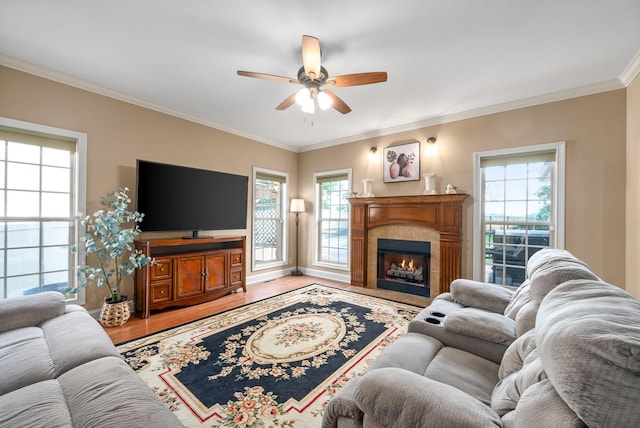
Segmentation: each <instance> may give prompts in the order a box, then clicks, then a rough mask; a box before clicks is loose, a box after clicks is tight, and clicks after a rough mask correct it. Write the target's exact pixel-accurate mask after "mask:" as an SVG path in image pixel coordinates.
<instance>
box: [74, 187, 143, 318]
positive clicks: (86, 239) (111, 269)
mask: <svg viewBox="0 0 640 428" xmlns="http://www.w3.org/2000/svg"><path fill="white" fill-rule="evenodd" d="M128 191H129V189H128V188H126V187H124V188H122V189H120V190H118V191H115V192H113V193H112V194H110V195H109V196H107V197H106V198H105V199H104V200H103V201H102V204H103V205H104V206H105V207H106V209H101V210H98V211H96V212H94V213H93V214H92V215H88V216H86V217H83V216H82V215H79V216H77V217H76V219H77V220H79V221H80V223H81V224H82V225H83V226H85V227H86V233H85V234H84V236H82V237H81V238H80V242H81V243H82V244H83V247H84V250H85V252H86V255H87V262H91V264H84V265H81V266H79V267H78V269H77V276H78V286H80V287H86V286H87V285H91V284H97V285H98V287H101V286H103V285H106V286H107V288H109V297H107V298H106V299H105V302H104V305H103V307H102V311H101V313H100V323H101V324H102V325H104V326H106V327H113V326H116V325H123V324H124V323H125V322H127V320H128V319H129V317H130V315H131V313H130V310H129V302H128V301H127V296H124V295H123V294H122V289H121V286H122V280H123V278H125V277H126V276H129V275H132V274H133V273H134V272H135V270H136V269H138V268H140V267H142V266H145V265H147V264H149V263H151V261H152V259H151V258H150V257H147V256H146V255H144V254H143V253H142V252H141V251H139V250H136V249H135V246H134V240H135V238H136V237H137V236H138V235H140V233H141V231H140V227H139V226H138V223H140V222H141V221H142V219H143V217H144V214H141V213H139V212H137V211H134V212H132V211H129V209H128V205H129V204H130V203H131V198H130V197H129V196H128V195H127V192H128ZM73 250H74V251H76V252H77V251H78V248H77V247H74V248H73Z"/></svg>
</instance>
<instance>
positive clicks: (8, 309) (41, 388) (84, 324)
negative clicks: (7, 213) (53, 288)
mask: <svg viewBox="0 0 640 428" xmlns="http://www.w3.org/2000/svg"><path fill="white" fill-rule="evenodd" d="M0 426H1V427H47V428H52V427H65V428H66V427H83V428H86V427H96V428H97V427H100V428H104V427H132V428H135V427H145V428H146V427H181V426H182V424H180V422H179V421H178V419H177V418H176V417H175V416H174V415H173V413H172V412H171V411H170V410H169V409H168V407H166V406H165V405H164V404H163V403H162V402H161V401H160V400H159V399H158V398H157V396H156V394H155V393H154V392H153V391H152V390H151V389H150V388H149V387H148V386H147V385H146V384H145V383H144V382H143V381H142V379H141V378H140V377H139V376H138V375H137V374H136V373H135V372H134V371H133V370H132V369H131V368H130V367H129V366H128V365H127V364H126V363H125V362H124V361H123V360H122V358H121V357H120V355H119V353H118V351H117V349H116V348H115V347H114V346H113V344H112V343H111V340H110V339H109V337H108V336H107V334H106V333H105V332H104V330H103V329H102V327H101V326H100V325H99V324H98V322H97V321H96V320H94V319H93V318H92V317H91V316H90V315H89V314H88V313H87V311H86V310H84V309H83V308H82V307H80V306H77V305H65V301H64V297H63V295H62V294H60V293H58V292H44V293H40V294H35V295H30V296H20V297H13V298H9V299H6V300H2V301H0Z"/></svg>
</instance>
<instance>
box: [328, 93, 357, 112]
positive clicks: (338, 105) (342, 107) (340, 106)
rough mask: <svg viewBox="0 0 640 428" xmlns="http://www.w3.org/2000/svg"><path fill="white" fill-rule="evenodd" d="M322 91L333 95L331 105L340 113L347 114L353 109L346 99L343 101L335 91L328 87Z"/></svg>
mask: <svg viewBox="0 0 640 428" xmlns="http://www.w3.org/2000/svg"><path fill="white" fill-rule="evenodd" d="M322 92H324V93H326V94H327V95H329V97H331V101H332V103H331V107H332V108H334V109H336V110H338V111H339V112H340V113H342V114H347V113H349V112H350V111H351V107H349V106H348V105H347V103H345V102H344V101H342V99H341V98H340V97H339V96H337V95H336V94H334V93H333V92H331V91H330V90H328V89H323V90H322Z"/></svg>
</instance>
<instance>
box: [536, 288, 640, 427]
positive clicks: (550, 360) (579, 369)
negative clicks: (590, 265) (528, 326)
mask: <svg viewBox="0 0 640 428" xmlns="http://www.w3.org/2000/svg"><path fill="white" fill-rule="evenodd" d="M536 345H537V347H538V351H539V355H540V358H541V359H542V362H543V364H544V368H545V371H546V373H547V376H548V377H549V380H550V381H551V384H552V385H553V387H554V388H555V390H556V391H557V393H558V394H559V395H560V397H561V398H562V400H564V401H565V402H566V403H567V405H568V406H569V407H570V408H571V409H572V410H573V411H574V412H575V413H576V414H577V415H578V417H579V418H580V419H581V420H583V421H584V422H585V423H586V424H587V425H589V426H596V425H597V426H619V427H622V426H638V423H639V422H640V406H638V403H639V402H640V302H638V301H637V300H635V299H634V298H633V297H631V296H630V295H629V294H628V293H626V292H625V291H623V290H621V289H619V288H617V287H615V286H613V285H609V284H606V283H603V282H598V281H589V280H572V281H568V282H566V283H564V284H562V285H560V286H558V287H556V288H555V289H554V290H553V291H551V292H550V293H549V294H548V295H547V297H545V299H544V300H543V303H542V305H541V306H540V309H539V311H538V319H537V321H536Z"/></svg>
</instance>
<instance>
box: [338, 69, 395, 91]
mask: <svg viewBox="0 0 640 428" xmlns="http://www.w3.org/2000/svg"><path fill="white" fill-rule="evenodd" d="M386 81H387V73H386V72H384V71H374V72H371V73H355V74H344V75H342V76H335V77H332V78H330V79H328V80H327V81H326V83H325V85H329V86H333V87H335V88H339V87H343V86H358V85H370V84H372V83H381V82H386Z"/></svg>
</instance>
